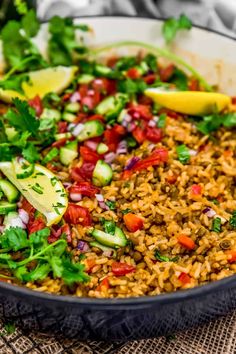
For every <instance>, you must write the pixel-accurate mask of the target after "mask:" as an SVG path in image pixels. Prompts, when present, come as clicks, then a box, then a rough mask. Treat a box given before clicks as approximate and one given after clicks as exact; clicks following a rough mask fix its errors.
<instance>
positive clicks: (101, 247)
mask: <svg viewBox="0 0 236 354" xmlns="http://www.w3.org/2000/svg"><path fill="white" fill-rule="evenodd" d="M89 245H90V246H92V247H96V248H99V249H100V250H102V251H103V252H106V251H112V252H113V254H112V257H113V258H115V257H116V251H115V250H114V249H113V248H111V247H107V246H104V245H101V243H99V242H96V241H93V242H90V243H89Z"/></svg>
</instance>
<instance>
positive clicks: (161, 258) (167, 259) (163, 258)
mask: <svg viewBox="0 0 236 354" xmlns="http://www.w3.org/2000/svg"><path fill="white" fill-rule="evenodd" d="M154 256H155V258H156V259H157V260H158V261H160V262H176V261H178V259H179V257H178V256H176V257H173V258H170V257H167V256H163V255H161V253H160V252H159V251H158V250H155V253H154Z"/></svg>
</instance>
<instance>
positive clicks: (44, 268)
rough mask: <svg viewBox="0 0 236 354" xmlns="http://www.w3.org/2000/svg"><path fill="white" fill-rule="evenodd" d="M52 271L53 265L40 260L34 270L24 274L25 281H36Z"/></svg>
mask: <svg viewBox="0 0 236 354" xmlns="http://www.w3.org/2000/svg"><path fill="white" fill-rule="evenodd" d="M50 271H51V266H50V264H49V263H43V262H39V263H38V265H37V266H36V268H34V269H33V270H32V271H30V272H28V273H26V274H22V278H23V280H24V281H26V282H28V281H36V280H43V279H45V278H46V277H47V276H48V274H49V273H50Z"/></svg>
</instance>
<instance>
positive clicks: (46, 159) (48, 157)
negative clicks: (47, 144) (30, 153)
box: [42, 147, 59, 164]
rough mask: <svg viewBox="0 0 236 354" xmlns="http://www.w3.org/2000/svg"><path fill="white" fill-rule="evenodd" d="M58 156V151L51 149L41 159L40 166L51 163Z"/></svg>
mask: <svg viewBox="0 0 236 354" xmlns="http://www.w3.org/2000/svg"><path fill="white" fill-rule="evenodd" d="M58 154H59V150H58V149H57V148H56V147H53V148H52V149H51V150H50V151H49V152H48V153H47V155H46V156H45V157H44V158H43V160H42V164H46V163H48V162H49V161H52V160H53V159H54V158H55V157H57V155H58Z"/></svg>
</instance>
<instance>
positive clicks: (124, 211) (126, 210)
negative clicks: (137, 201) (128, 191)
mask: <svg viewBox="0 0 236 354" xmlns="http://www.w3.org/2000/svg"><path fill="white" fill-rule="evenodd" d="M121 212H122V214H123V215H126V214H128V213H132V210H131V209H130V208H127V209H125V210H121Z"/></svg>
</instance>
